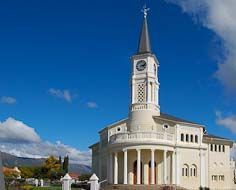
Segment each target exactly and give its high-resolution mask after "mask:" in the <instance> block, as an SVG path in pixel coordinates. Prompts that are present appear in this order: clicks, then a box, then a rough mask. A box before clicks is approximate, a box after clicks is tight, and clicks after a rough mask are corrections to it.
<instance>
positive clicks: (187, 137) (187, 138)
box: [186, 134, 189, 142]
mask: <svg viewBox="0 0 236 190" xmlns="http://www.w3.org/2000/svg"><path fill="white" fill-rule="evenodd" d="M188 141H189V136H188V134H186V142H188Z"/></svg>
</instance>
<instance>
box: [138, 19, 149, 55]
mask: <svg viewBox="0 0 236 190" xmlns="http://www.w3.org/2000/svg"><path fill="white" fill-rule="evenodd" d="M144 53H151V43H150V39H149V33H148V24H147V18H146V17H144V20H143V26H142V30H141V35H140V39H139V47H138V54H144Z"/></svg>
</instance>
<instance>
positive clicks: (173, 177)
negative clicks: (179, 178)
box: [171, 151, 176, 184]
mask: <svg viewBox="0 0 236 190" xmlns="http://www.w3.org/2000/svg"><path fill="white" fill-rule="evenodd" d="M171 161H172V171H171V174H172V184H175V162H176V160H175V151H173V152H172V157H171Z"/></svg>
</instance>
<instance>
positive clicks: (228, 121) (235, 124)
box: [216, 111, 236, 134]
mask: <svg viewBox="0 0 236 190" xmlns="http://www.w3.org/2000/svg"><path fill="white" fill-rule="evenodd" d="M216 117H217V118H216V123H217V124H218V125H221V126H223V127H225V128H227V129H229V130H230V131H232V132H233V133H235V134H236V115H230V116H226V117H223V116H222V113H221V112H220V111H217V112H216Z"/></svg>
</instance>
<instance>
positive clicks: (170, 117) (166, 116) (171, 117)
mask: <svg viewBox="0 0 236 190" xmlns="http://www.w3.org/2000/svg"><path fill="white" fill-rule="evenodd" d="M154 117H155V118H160V119H167V120H172V121H176V122H181V123H190V124H194V125H200V126H203V125H201V124H199V123H195V122H192V121H187V120H185V119H181V118H178V117H175V116H172V115H169V114H166V113H161V114H160V116H154Z"/></svg>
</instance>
